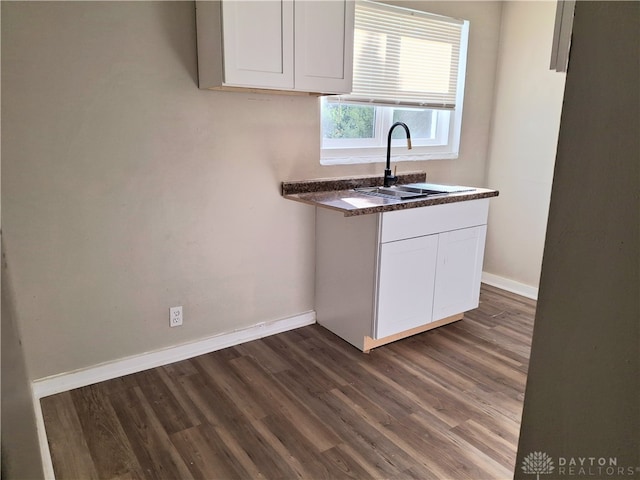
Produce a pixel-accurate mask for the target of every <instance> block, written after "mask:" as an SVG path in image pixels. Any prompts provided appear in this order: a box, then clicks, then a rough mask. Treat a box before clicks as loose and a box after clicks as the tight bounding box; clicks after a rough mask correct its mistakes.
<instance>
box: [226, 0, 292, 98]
mask: <svg viewBox="0 0 640 480" xmlns="http://www.w3.org/2000/svg"><path fill="white" fill-rule="evenodd" d="M222 44H223V46H224V52H223V63H224V74H223V79H224V83H225V84H227V85H237V86H253V87H257V86H260V87H264V88H281V89H286V90H290V89H292V88H293V87H294V84H293V2H292V1H280V2H276V1H268V2H267V1H262V2H244V1H243V2H238V1H225V2H223V3H222Z"/></svg>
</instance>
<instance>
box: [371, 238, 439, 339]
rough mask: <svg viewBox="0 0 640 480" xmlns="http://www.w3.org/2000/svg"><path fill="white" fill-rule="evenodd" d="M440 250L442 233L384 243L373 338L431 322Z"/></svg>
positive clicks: (381, 251) (381, 254)
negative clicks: (440, 235)
mask: <svg viewBox="0 0 640 480" xmlns="http://www.w3.org/2000/svg"><path fill="white" fill-rule="evenodd" d="M437 253H438V235H428V236H425V237H417V238H410V239H408V240H398V241H395V242H389V243H383V244H382V245H381V247H380V265H379V268H378V270H379V275H378V292H377V315H376V325H375V335H374V337H373V338H382V337H387V336H389V335H394V334H396V333H398V332H402V331H403V330H409V329H411V328H415V327H418V326H420V325H424V324H427V323H429V322H431V320H432V318H433V315H432V305H433V294H434V287H435V280H436V276H435V272H436V261H437Z"/></svg>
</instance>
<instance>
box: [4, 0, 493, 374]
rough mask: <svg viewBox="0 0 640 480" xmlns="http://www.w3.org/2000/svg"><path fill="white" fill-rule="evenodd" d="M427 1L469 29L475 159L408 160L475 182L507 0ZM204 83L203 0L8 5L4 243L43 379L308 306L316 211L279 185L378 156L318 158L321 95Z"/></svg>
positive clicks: (367, 169)
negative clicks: (323, 162) (198, 28)
mask: <svg viewBox="0 0 640 480" xmlns="http://www.w3.org/2000/svg"><path fill="white" fill-rule="evenodd" d="M418 5H420V6H423V7H424V8H425V9H427V8H428V7H429V4H428V3H426V2H425V3H418ZM434 8H440V9H442V10H443V11H442V13H447V12H445V11H444V10H445V9H447V8H450V9H451V10H455V12H458V13H459V15H460V16H464V17H466V18H468V19H470V20H471V22H472V23H471V24H472V27H471V40H470V45H471V46H470V52H469V67H468V70H467V72H468V79H467V97H466V99H465V110H464V119H463V126H464V134H463V138H462V155H461V158H460V159H459V160H457V161H446V162H445V161H443V162H428V163H427V162H422V163H411V164H402V165H401V166H400V168H399V171H407V170H413V169H426V170H427V172H429V174H430V178H431V179H433V180H438V181H452V182H460V183H471V184H478V185H481V184H483V183H484V175H485V169H486V156H487V148H488V142H489V119H490V116H491V108H492V104H493V99H492V95H493V84H494V75H495V68H496V61H497V43H498V34H499V22H500V12H501V4H500V2H490V3H485V2H469V3H466V2H465V3H463V2H452V3H447V2H442V3H439V4H437V5H435V6H434ZM195 79H196V46H195V21H194V5H193V3H192V2H176V3H173V2H158V3H151V2H131V3H128V2H127V3H121V2H104V3H97V2H86V3H85V2H69V3H66V2H42V3H32V2H2V99H3V104H2V160H3V172H2V173H3V176H2V196H3V198H2V203H3V205H2V206H3V231H4V237H5V238H4V246H5V251H6V254H7V259H8V261H9V264H10V265H11V270H10V272H11V275H10V276H9V278H8V280H7V283H8V284H9V286H10V288H11V289H12V291H13V292H14V296H15V298H14V304H15V314H16V320H17V322H18V323H19V325H20V327H21V330H22V332H23V336H24V347H25V354H26V359H27V364H28V367H29V371H30V373H31V377H32V379H38V378H42V377H46V376H49V375H55V374H58V373H63V372H69V371H72V370H75V369H79V368H85V367H89V366H92V365H96V364H99V363H101V362H107V361H111V360H114V359H118V358H122V357H126V356H130V355H136V354H140V353H143V352H147V351H152V350H155V349H159V348H162V347H167V346H171V345H176V344H180V343H183V342H187V341H191V340H196V339H201V338H204V337H208V336H211V335H215V334H218V333H221V332H229V331H232V330H234V329H238V328H242V327H247V326H250V325H254V324H256V323H259V322H263V321H268V320H273V319H279V318H283V317H287V316H291V315H296V314H299V313H303V312H306V311H309V310H312V309H313V308H314V298H313V291H314V288H313V287H314V286H313V277H314V211H313V209H312V208H310V207H307V206H304V205H301V204H296V203H293V202H289V201H286V200H283V199H282V198H281V197H280V196H279V182H280V181H281V180H289V179H303V178H313V177H331V176H339V175H346V174H363V173H382V172H381V167H380V166H379V165H373V166H351V167H321V166H320V164H319V143H320V142H319V112H318V108H317V101H316V99H314V98H305V97H294V96H280V95H258V94H238V93H224V92H210V91H201V90H198V88H197V87H196V80H195ZM4 286H5V285H4V282H3V288H4ZM173 305H183V306H184V315H185V323H184V326H182V327H180V328H172V329H170V328H169V327H168V318H167V317H168V308H169V307H170V306H173Z"/></svg>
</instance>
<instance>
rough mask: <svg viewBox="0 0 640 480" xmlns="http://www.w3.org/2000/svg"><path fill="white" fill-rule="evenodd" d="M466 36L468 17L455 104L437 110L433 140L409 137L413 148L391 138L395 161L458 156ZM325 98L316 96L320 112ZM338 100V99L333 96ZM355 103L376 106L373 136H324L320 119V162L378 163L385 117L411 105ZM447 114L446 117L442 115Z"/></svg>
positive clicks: (383, 153)
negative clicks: (331, 137)
mask: <svg viewBox="0 0 640 480" xmlns="http://www.w3.org/2000/svg"><path fill="white" fill-rule="evenodd" d="M468 39H469V21H467V20H464V21H463V24H462V29H461V36H460V54H459V65H458V78H457V90H456V106H455V109H453V110H444V109H443V110H438V109H434V108H433V107H431V108H428V107H427V108H424V109H427V110H437V114H436V117H437V126H436V138H435V140H433V141H420V139H417V138H416V139H414V138H413V137H412V143H413V144H414V145H413V149H412V150H407V148H406V142H405V141H404V140H402V139H392V142H391V145H392V146H394V152H393V153H394V158H395V160H396V161H421V160H434V159H456V158H458V156H459V150H460V137H461V128H462V111H463V101H464V86H465V77H466V66H467V49H468ZM327 101H328V100H327V99H322V98H321V99H320V100H319V102H320V103H319V107H320V108H319V110H320V115H322V106H323V105H324V104H325V103H326V102H327ZM337 101H338V102H339V100H337ZM353 103H354V104H358V105H363V106H366V105H371V106H373V107H375V108H376V113H375V115H374V118H375V120H374V122H375V124H374V138H373V139H369V138H367V139H325V138H324V134H323V131H322V121H321V122H320V142H321V154H320V163H321V164H322V165H345V164H357V163H380V162H384V161H385V160H386V143H387V131H388V128H389V127H390V125H391V124H390V123H389V121H388V119H389V118H392V116H393V110H394V109H396V108H397V109H404V108H413V107H406V106H403V105H396V106H389V105H372V104H367V103H363V102H353ZM446 117H448V118H446Z"/></svg>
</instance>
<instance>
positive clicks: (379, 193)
mask: <svg viewBox="0 0 640 480" xmlns="http://www.w3.org/2000/svg"><path fill="white" fill-rule="evenodd" d="M354 190H355V191H356V192H359V193H363V194H365V195H373V196H376V197H384V198H392V199H395V200H410V199H413V198H423V197H428V196H431V195H442V194H446V193H448V192H446V191H441V190H433V189H430V188H421V187H418V186H412V185H394V186H392V187H363V188H356V189H354Z"/></svg>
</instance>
